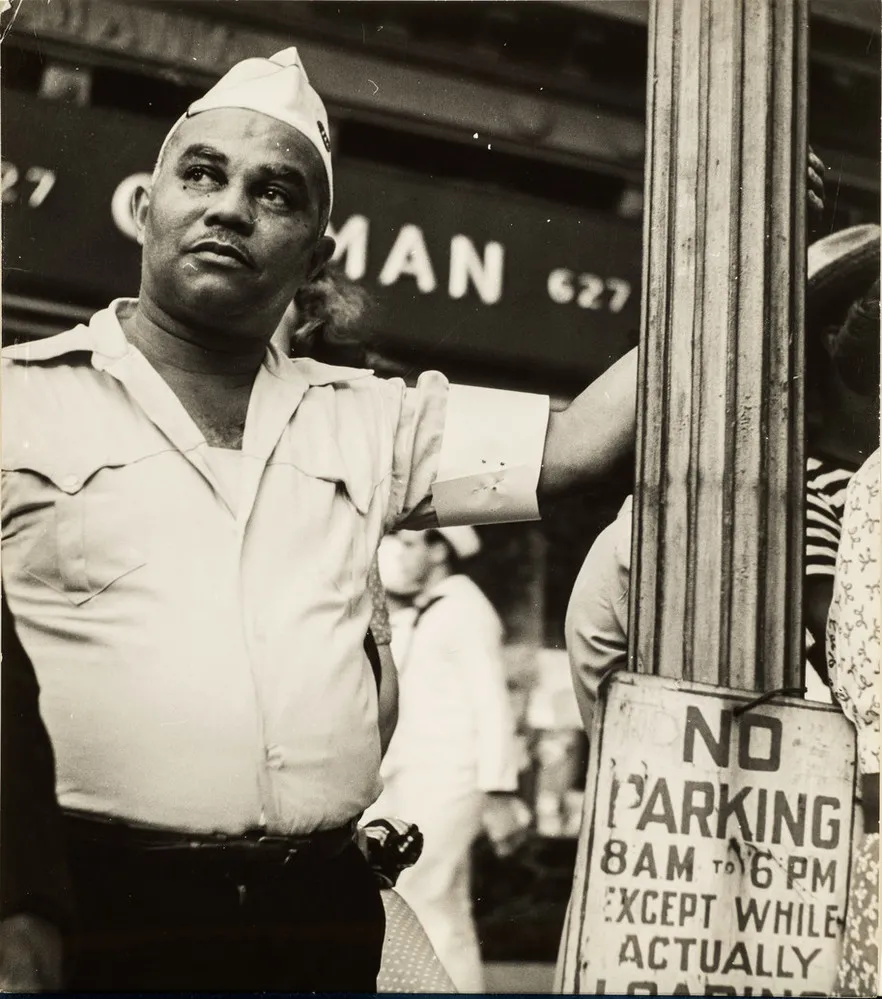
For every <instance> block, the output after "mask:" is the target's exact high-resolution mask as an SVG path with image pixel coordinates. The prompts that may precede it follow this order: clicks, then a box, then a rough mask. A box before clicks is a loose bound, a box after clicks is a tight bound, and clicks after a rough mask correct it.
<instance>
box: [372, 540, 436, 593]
mask: <svg viewBox="0 0 882 999" xmlns="http://www.w3.org/2000/svg"><path fill="white" fill-rule="evenodd" d="M378 558H379V565H380V578H381V579H382V581H383V586H385V588H386V589H387V590H388V591H389V592H390V593H392V594H393V595H394V596H396V597H412V596H415V595H416V594H417V593H420V592H421V591H422V590H423V588H424V587H425V585H426V582H427V580H428V578H429V573H430V571H431V569H432V565H433V561H432V546H431V545H429V544H427V542H426V535H425V533H424V532H422V531H398V532H397V533H396V534H387V535H386V536H385V537H384V538H383V540H382V542H381V543H380V551H379V555H378Z"/></svg>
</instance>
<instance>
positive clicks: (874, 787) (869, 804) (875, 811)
mask: <svg viewBox="0 0 882 999" xmlns="http://www.w3.org/2000/svg"><path fill="white" fill-rule="evenodd" d="M860 802H861V808H862V809H863V812H864V832H865V833H877V832H879V774H861V797H860Z"/></svg>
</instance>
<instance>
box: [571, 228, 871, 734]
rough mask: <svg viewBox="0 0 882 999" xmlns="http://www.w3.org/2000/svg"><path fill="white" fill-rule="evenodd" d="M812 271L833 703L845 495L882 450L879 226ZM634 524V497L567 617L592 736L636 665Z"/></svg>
mask: <svg viewBox="0 0 882 999" xmlns="http://www.w3.org/2000/svg"><path fill="white" fill-rule="evenodd" d="M808 265H809V272H808V281H807V302H806V312H807V313H808V314H810V315H812V316H813V321H812V323H811V324H810V325H809V328H808V336H809V337H811V344H812V346H811V347H810V348H809V349H808V350H807V352H806V354H807V360H806V376H807V382H808V383H809V385H810V406H809V422H810V425H811V427H812V433H811V434H810V445H809V449H810V456H809V457H808V459H807V462H806V558H805V578H804V590H803V609H804V617H805V625H806V683H807V690H808V694H809V696H810V697H811V698H812V699H816V700H817V699H820V700H830V697H829V694H828V693H827V689H826V687H825V683H826V672H827V671H826V665H824V664H820V663H819V659H818V653H819V651H823V648H824V638H823V636H824V629H825V628H826V622H827V608H828V607H829V604H830V596H831V593H832V583H833V571H834V567H835V561H836V549H837V546H838V543H839V525H840V522H841V519H842V508H843V504H844V496H845V488H846V486H847V484H848V480H849V479H850V478H851V475H852V474H853V471H854V468H856V467H857V465H858V464H860V461H861V460H862V456H866V455H867V454H868V453H869V451H870V450H872V449H873V448H875V447H878V444H879V284H878V280H877V281H876V282H875V283H873V284H872V286H871V287H869V288H868V285H869V284H870V282H872V281H873V274H874V273H875V272H877V271H878V268H879V228H878V226H858V227H855V228H853V229H847V230H844V231H843V232H840V233H836V234H834V235H833V236H830V237H826V238H825V239H822V240H820V241H819V244H817V245H813V246H812V247H811V248H810V250H809V259H808ZM844 295H851V296H852V297H851V298H843V296H844ZM855 296H858V297H857V298H856V299H855ZM631 523H632V499H631V497H630V496H629V497H628V498H627V500H626V501H625V503H624V504H623V506H622V508H621V509H620V511H619V514H618V516H617V517H616V520H615V521H613V523H612V524H610V525H609V526H607V527H606V528H605V529H604V530H603V531H602V532H601V534H600V535H599V536H598V538H597V539H596V541H595V542H594V544H593V545H592V547H591V549H590V551H589V552H588V555H587V556H586V558H585V561H584V562H583V564H582V568H581V570H580V572H579V575H578V577H577V579H576V582H575V584H574V585H573V592H572V594H571V596H570V602H569V607H568V610H567V618H566V645H567V650H568V652H569V657H570V664H571V668H572V671H573V683H574V686H575V690H576V697H577V699H578V701H579V707H580V711H581V714H582V719H583V721H584V723H585V725H586V728H587V730H588V731H589V733H590V725H591V718H592V716H593V710H594V703H595V702H596V698H597V691H598V688H599V684H600V682H601V680H602V678H603V677H604V676H605V675H606V674H607V673H609V672H610V671H611V670H614V669H620V668H624V667H625V666H626V665H627V655H628V637H627V632H628V598H629V591H630V565H631Z"/></svg>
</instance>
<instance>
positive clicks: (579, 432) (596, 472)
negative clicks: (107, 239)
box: [539, 347, 637, 499]
mask: <svg viewBox="0 0 882 999" xmlns="http://www.w3.org/2000/svg"><path fill="white" fill-rule="evenodd" d="M636 410H637V348H636V347H635V348H634V349H633V350H632V351H630V352H629V353H627V354H625V356H624V357H622V358H621V359H620V360H618V361H616V363H615V364H614V365H613V366H612V367H611V368H609V369H608V370H607V371H604V373H603V374H602V375H601V376H600V377H599V378H598V379H597V380H596V381H593V382H592V383H591V384H590V385H589V386H588V388H586V389H585V391H584V392H582V393H581V395H579V396H578V397H577V398H576V399H574V400H573V402H571V403H570V405H569V406H568V407H567V408H566V409H564V410H562V411H560V412H555V413H552V414H551V416H550V418H549V421H548V432H547V434H546V437H545V452H544V455H543V459H542V471H541V473H540V476H539V497H540V499H543V498H547V497H549V496H553V495H555V494H556V493H559V492H563V491H564V490H566V489H568V488H569V487H571V486H577V485H581V484H583V483H588V482H592V481H593V480H595V479H598V478H601V477H602V476H603V475H605V474H606V473H607V472H609V470H610V469H611V468H612V466H613V465H614V464H615V463H616V461H618V459H619V458H621V457H622V456H623V455H625V454H627V453H628V451H629V450H630V449H631V448H632V447H633V445H634V436H635V432H636Z"/></svg>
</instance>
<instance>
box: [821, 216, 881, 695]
mask: <svg viewBox="0 0 882 999" xmlns="http://www.w3.org/2000/svg"><path fill="white" fill-rule="evenodd" d="M879 262H880V261H879V227H878V226H876V225H861V226H852V227H851V228H849V229H844V230H842V231H840V232H836V233H833V234H832V235H829V236H826V237H824V238H823V239H820V240H818V241H817V242H816V243H813V244H812V245H811V246H810V247H809V251H808V280H807V284H806V416H807V419H806V424H807V435H806V451H807V458H808V460H807V464H806V559H805V573H806V575H805V586H804V592H803V612H804V617H805V623H806V629H807V636H806V658H807V660H808V663H809V669H808V671H807V684H808V685H809V687H810V690H816V689H817V687H818V680H817V679H816V678H820V679H821V680H823V681H824V682H826V680H827V664H826V656H825V651H824V645H825V638H824V634H825V629H826V623H827V610H828V608H829V606H830V598H831V594H832V588H833V572H834V568H835V564H836V549H837V546H838V544H839V530H840V523H841V521H842V511H843V507H844V504H845V490H846V488H847V486H848V482H849V480H850V478H851V476H852V475H853V474H854V472H855V471H856V470H857V469H858V468H859V467H860V465H861V464H862V463H863V462H864V461H865V460H866V459H867V457H868V455H869V454H871V453H872V451H873V450H875V448H877V447H878V446H879V277H878V275H879Z"/></svg>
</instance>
